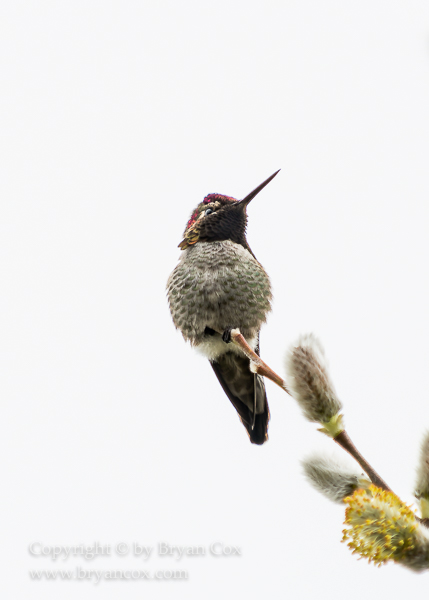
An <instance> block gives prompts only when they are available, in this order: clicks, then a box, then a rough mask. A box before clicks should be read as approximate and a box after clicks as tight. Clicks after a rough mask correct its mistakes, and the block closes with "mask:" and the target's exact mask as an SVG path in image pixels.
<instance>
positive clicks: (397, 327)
mask: <svg viewBox="0 0 429 600" xmlns="http://www.w3.org/2000/svg"><path fill="white" fill-rule="evenodd" d="M0 12H1V14H0V30H1V31H0V40H1V42H0V56H1V73H2V75H1V87H2V89H1V96H0V119H1V142H0V143H1V156H0V164H1V171H2V174H1V180H0V194H1V222H0V244H1V250H2V259H1V265H0V268H1V358H0V370H1V394H2V398H3V406H4V410H3V416H2V434H1V444H2V451H1V465H2V473H3V474H2V492H1V503H2V509H1V514H2V521H3V523H4V525H5V527H6V532H5V534H4V533H3V535H2V540H3V541H2V551H3V554H4V556H3V558H2V564H1V567H2V578H3V582H2V586H4V587H5V588H7V591H8V593H7V597H8V598H30V597H31V598H34V599H39V598H43V599H44V600H46V599H48V600H49V599H51V598H65V599H68V598H80V599H86V598H98V597H99V598H118V597H120V598H126V599H128V598H130V599H133V598H142V597H148V598H167V597H169V598H171V597H174V598H191V599H194V598H195V599H196V598H198V599H199V598H218V597H220V596H223V597H226V598H232V597H239V596H240V597H241V596H246V597H247V598H260V597H265V598H296V599H301V598H311V597H316V595H317V597H319V598H320V597H321V598H328V597H329V598H334V599H337V598H343V597H345V596H346V597H347V598H348V599H349V600H354V599H357V598H359V599H361V598H362V596H363V595H367V594H370V595H369V597H376V596H380V597H381V596H383V597H384V596H387V595H390V596H392V595H393V596H394V597H401V596H405V594H407V593H409V591H410V590H412V591H413V592H414V593H417V592H419V591H420V592H423V593H426V591H427V577H428V576H427V575H426V574H423V575H415V574H413V573H411V572H408V571H407V570H405V569H403V568H401V567H399V566H397V565H389V566H385V567H383V568H381V569H376V568H374V567H373V566H370V565H368V564H367V563H366V562H364V561H358V560H357V559H356V556H352V554H351V553H350V551H349V550H348V549H347V547H346V546H345V544H341V543H340V540H341V531H342V521H343V519H344V510H343V508H342V507H341V506H336V505H333V504H331V503H329V502H328V501H327V500H325V499H324V498H323V497H321V496H320V495H318V494H317V492H315V491H314V490H313V489H312V488H311V487H310V486H309V485H308V484H307V483H306V481H305V480H304V478H303V475H302V470H301V467H300V460H301V459H302V458H303V457H304V456H306V455H308V454H309V453H311V452H313V451H317V450H318V451H324V452H332V453H335V454H336V455H341V452H342V451H341V450H340V449H339V448H337V447H336V446H335V444H334V443H333V442H332V441H330V440H329V439H328V438H325V437H324V436H322V435H321V434H320V433H317V431H316V427H315V426H313V425H311V424H309V423H308V422H306V421H305V420H304V418H303V417H302V415H301V413H300V410H299V408H298V407H297V406H296V405H295V403H294V401H293V400H292V399H290V398H289V397H287V396H286V395H285V394H282V392H281V390H279V389H278V388H276V387H275V386H274V385H273V384H271V383H270V382H267V390H268V397H269V401H270V407H271V413H272V419H271V424H270V430H269V431H270V440H269V442H268V443H267V444H266V445H265V446H263V447H255V446H252V445H251V444H250V443H249V441H248V438H247V435H246V433H245V430H244V428H243V426H242V425H241V424H240V422H239V420H238V418H237V416H236V413H235V411H234V409H233V408H232V406H231V405H230V403H229V401H228V399H227V398H226V396H225V395H224V393H223V392H222V390H221V388H220V386H219V384H218V383H217V381H216V379H215V377H214V375H213V373H212V370H211V368H210V365H209V364H208V362H206V361H205V360H204V359H203V358H201V357H200V356H199V355H197V353H196V352H194V351H193V350H191V349H190V348H189V347H188V346H187V345H186V344H185V343H184V342H183V340H182V338H181V336H180V334H179V333H178V332H176V331H175V330H174V327H173V325H172V322H171V318H170V315H169V311H168V306H167V302H166V298H165V283H166V280H167V277H168V275H169V273H170V271H171V270H172V269H173V268H174V266H175V264H176V262H177V259H178V257H179V255H180V251H179V250H178V249H177V244H178V243H179V242H180V240H181V239H182V237H181V235H182V231H183V229H184V226H185V224H186V221H187V219H188V218H189V214H190V212H191V211H192V209H193V208H194V206H195V205H196V204H197V203H198V202H200V201H201V199H202V198H203V197H204V196H205V195H206V194H207V193H210V192H219V193H224V194H227V195H232V196H234V197H237V198H242V197H244V196H245V195H246V194H247V193H248V192H250V191H251V190H252V189H253V188H254V187H256V186H257V185H258V184H259V183H260V182H261V181H263V180H264V179H265V178H266V177H268V176H269V175H270V174H271V173H273V172H274V171H275V170H277V169H278V168H281V169H282V170H281V172H280V173H279V175H278V176H277V177H276V178H275V180H274V181H273V182H271V183H270V185H269V186H268V187H267V188H266V189H265V190H264V191H263V192H262V193H261V194H260V196H258V197H257V198H256V199H255V200H254V201H253V202H252V204H251V205H250V206H249V211H248V213H249V227H248V240H249V243H250V246H251V248H252V250H253V251H254V253H255V254H256V256H257V257H258V259H259V260H260V262H261V263H262V264H263V265H264V267H265V268H266V269H267V271H268V272H269V274H270V276H271V279H272V283H273V288H274V294H275V301H274V306H273V312H272V314H271V316H270V318H269V321H268V324H267V326H265V327H264V329H263V331H262V336H261V350H262V354H263V357H264V358H265V360H266V361H267V362H268V363H269V364H270V365H271V366H272V367H273V368H274V369H275V370H277V371H279V372H280V373H283V356H284V353H285V350H286V348H287V347H288V345H289V344H290V343H291V342H293V341H294V339H295V338H296V336H297V335H298V334H299V333H301V332H307V331H314V332H315V333H316V334H317V335H318V336H319V337H320V338H321V340H322V342H323V344H324V346H325V348H326V351H327V355H328V358H329V361H330V365H331V373H332V377H333V380H334V382H335V386H336V388H337V391H338V393H339V395H340V397H341V398H342V400H343V403H344V405H345V422H346V426H347V430H348V432H349V434H350V435H351V437H352V439H353V440H354V441H355V442H356V444H357V446H358V447H359V449H360V450H361V452H362V453H363V454H364V455H365V456H366V457H367V458H368V460H369V461H370V462H371V463H372V464H373V466H374V467H375V468H376V469H377V470H378V471H379V473H380V474H381V475H382V477H383V478H385V480H386V481H387V482H388V483H389V484H390V485H391V486H392V487H393V488H394V490H395V491H396V492H397V493H398V494H400V495H401V497H402V498H403V499H404V500H405V501H407V502H408V503H410V502H412V499H413V497H412V492H413V485H414V477H415V466H416V462H417V457H418V452H419V445H420V441H421V438H422V435H423V433H424V431H425V428H427V427H428V426H429V406H428V397H429V390H428V375H427V372H428V365H429V345H428V343H427V339H428V337H429V315H428V304H429V286H428V253H429V241H428V235H427V232H428V226H429V181H428V173H427V172H428V160H429V119H428V109H429V7H428V4H427V2H418V1H407V2H405V1H402V2H397V1H392V0H389V1H380V0H378V1H374V0H371V1H360V2H344V1H342V0H338V1H328V0H326V1H323V2H320V1H319V0H314V1H310V0H297V1H287V0H283V1H280V0H276V1H269V0H268V1H265V2H264V3H260V2H254V1H251V2H244V1H242V0H241V1H228V2H226V1H224V0H217V1H216V2H206V1H182V2H178V1H159V0H158V1H152V0H151V1H148V0H143V1H130V0H123V1H121V2H111V1H99V2H93V1H90V2H88V1H85V2H83V1H81V0H74V1H73V2H60V1H58V0H57V1H50V2H49V1H45V0H39V1H36V0H35V1H34V2H30V1H20V0H14V1H9V2H4V3H3V4H2V8H1V10H0ZM34 541H40V542H41V543H43V544H47V545H53V544H63V545H76V544H81V543H84V544H88V545H89V544H92V543H94V542H95V541H98V542H100V543H102V544H112V545H114V544H115V543H117V542H121V541H123V542H128V543H131V542H133V541H136V542H139V543H141V544H145V545H156V544H158V543H159V542H166V543H169V544H178V545H188V546H190V545H200V546H201V545H202V546H205V547H208V546H209V545H210V544H211V543H212V542H216V541H221V542H224V543H225V544H232V545H237V546H239V547H240V548H241V549H242V556H241V557H230V558H214V557H210V556H205V557H201V556H199V557H198V556H197V557H190V558H184V559H182V560H181V561H175V560H174V559H172V558H162V557H159V556H155V557H153V558H152V559H151V560H150V561H148V562H147V563H144V562H143V561H142V560H141V559H140V560H139V559H137V558H133V557H132V556H127V557H123V558H118V557H116V556H111V557H110V558H109V557H107V558H105V559H101V558H99V559H97V560H94V561H92V562H88V561H84V560H82V559H78V558H74V559H69V560H68V561H65V562H62V563H61V564H60V565H58V564H56V563H52V562H51V561H49V559H47V558H38V559H37V558H32V557H31V556H30V555H29V553H28V546H29V544H30V543H31V542H34ZM155 552H156V550H155V551H154V553H155ZM77 565H79V566H81V567H82V568H88V569H89V568H92V569H103V570H107V569H132V568H141V569H149V570H151V571H154V570H155V569H170V568H174V569H176V568H181V569H186V570H188V572H189V580H188V581H186V582H155V581H151V582H143V581H134V582H133V581H131V582H125V581H119V582H107V581H101V582H100V583H99V584H98V585H94V584H93V583H88V582H61V581H57V582H33V581H31V580H30V578H29V575H28V571H29V570H30V569H46V568H59V567H61V568H64V569H73V568H74V567H75V566H77ZM5 597H6V596H5Z"/></svg>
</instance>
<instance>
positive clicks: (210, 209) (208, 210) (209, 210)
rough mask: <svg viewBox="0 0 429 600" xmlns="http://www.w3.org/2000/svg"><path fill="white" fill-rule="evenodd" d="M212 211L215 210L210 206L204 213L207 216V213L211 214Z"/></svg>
mask: <svg viewBox="0 0 429 600" xmlns="http://www.w3.org/2000/svg"><path fill="white" fill-rule="evenodd" d="M212 212H213V209H212V208H208V209H207V210H206V211H205V213H204V214H205V216H206V217H207V215H210V214H211V213H212Z"/></svg>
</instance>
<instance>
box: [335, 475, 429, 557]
mask: <svg viewBox="0 0 429 600" xmlns="http://www.w3.org/2000/svg"><path fill="white" fill-rule="evenodd" d="M344 502H345V503H346V504H348V507H347V509H346V519H345V522H344V524H345V525H346V529H344V531H343V534H344V537H343V540H342V541H343V542H346V543H347V545H348V547H349V548H350V549H351V550H352V551H353V553H358V554H360V555H361V556H362V557H364V558H367V559H368V561H369V562H372V563H374V564H377V565H381V564H384V563H386V562H387V561H389V560H393V561H395V562H402V563H404V564H406V563H408V562H410V560H412V559H413V554H415V548H416V547H417V548H419V547H420V546H421V544H422V541H421V539H420V538H421V534H420V532H419V531H418V523H417V521H416V517H415V515H414V513H413V511H412V510H411V509H410V508H409V507H408V506H406V505H405V504H403V503H402V502H401V501H400V500H399V498H398V497H397V496H395V494H393V493H392V492H387V491H385V490H382V489H380V488H377V487H375V486H374V485H371V486H370V487H369V489H367V490H363V489H359V490H356V491H355V492H354V494H353V495H352V496H348V497H347V498H345V499H344Z"/></svg>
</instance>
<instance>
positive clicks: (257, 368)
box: [231, 329, 291, 395]
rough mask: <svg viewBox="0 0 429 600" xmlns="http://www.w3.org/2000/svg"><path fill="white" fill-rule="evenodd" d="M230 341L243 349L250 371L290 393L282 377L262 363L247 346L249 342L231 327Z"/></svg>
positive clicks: (237, 330)
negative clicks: (248, 361)
mask: <svg viewBox="0 0 429 600" xmlns="http://www.w3.org/2000/svg"><path fill="white" fill-rule="evenodd" d="M231 341H232V342H233V343H234V344H236V346H239V347H240V348H241V349H242V350H243V352H244V354H245V355H246V356H247V358H248V359H249V360H250V369H251V371H253V372H254V373H257V374H258V375H262V376H263V377H266V378H267V379H270V380H271V381H273V382H274V383H276V384H277V385H278V386H279V387H281V388H282V390H283V391H284V392H286V393H287V394H289V395H291V393H290V392H289V390H288V389H287V386H286V383H285V381H284V379H282V378H281V377H280V375H277V373H275V372H274V371H273V370H272V369H270V367H269V366H268V365H267V364H266V363H264V361H263V360H262V359H261V358H260V357H259V356H258V355H257V354H256V352H254V351H253V350H252V348H251V347H250V346H249V344H248V343H247V342H246V340H245V339H244V337H243V336H242V334H241V333H240V330H239V329H233V330H232V331H231Z"/></svg>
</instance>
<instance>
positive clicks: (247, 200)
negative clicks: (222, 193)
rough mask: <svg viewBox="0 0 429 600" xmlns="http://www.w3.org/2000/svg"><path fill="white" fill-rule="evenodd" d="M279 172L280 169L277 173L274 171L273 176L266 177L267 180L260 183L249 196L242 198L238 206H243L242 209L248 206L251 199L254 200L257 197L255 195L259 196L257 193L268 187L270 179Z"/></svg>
mask: <svg viewBox="0 0 429 600" xmlns="http://www.w3.org/2000/svg"><path fill="white" fill-rule="evenodd" d="M279 171H281V169H279V170H278V171H276V172H275V173H273V174H272V175H271V177H268V179H266V180H265V181H264V182H263V183H261V185H258V187H257V188H255V189H254V190H253V192H250V194H248V195H247V196H246V197H245V198H243V200H240V202H239V204H240V205H241V206H243V208H244V207H246V206H247V205H248V204H249V202H250V201H251V200H253V198H254V197H255V196H256V195H257V194H259V192H260V191H261V190H263V189H264V187H265V186H266V185H268V184H269V183H270V181H271V180H272V179H274V177H275V176H276V175H277V173H278V172H279Z"/></svg>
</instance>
